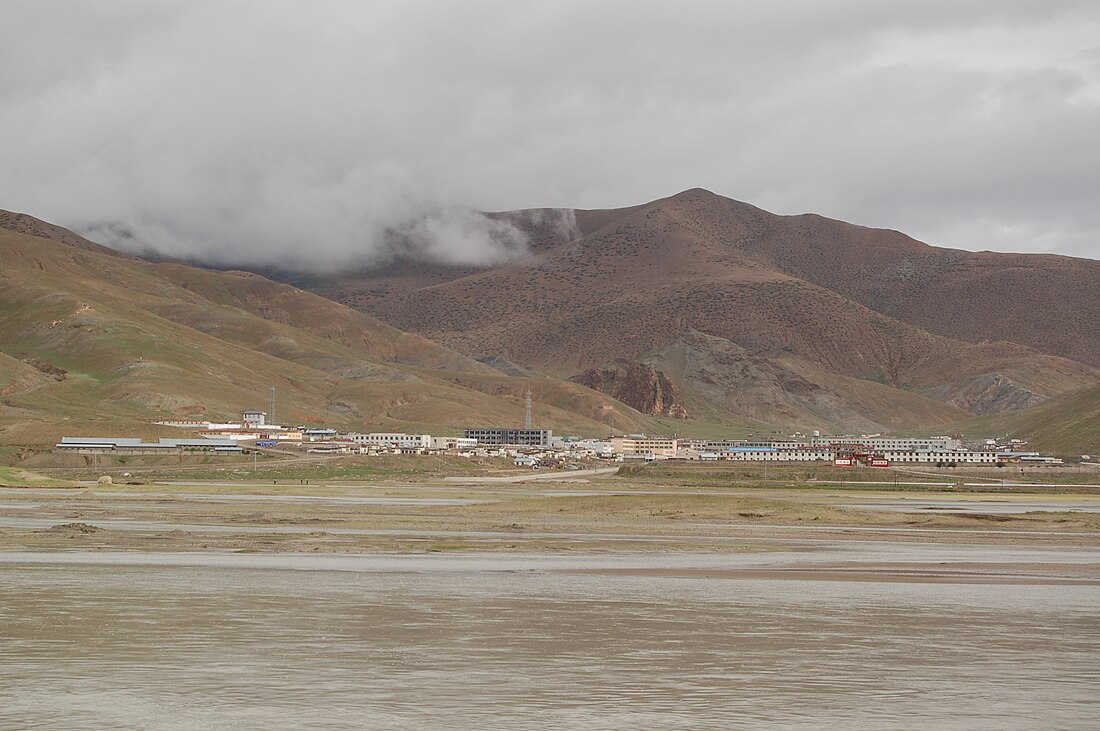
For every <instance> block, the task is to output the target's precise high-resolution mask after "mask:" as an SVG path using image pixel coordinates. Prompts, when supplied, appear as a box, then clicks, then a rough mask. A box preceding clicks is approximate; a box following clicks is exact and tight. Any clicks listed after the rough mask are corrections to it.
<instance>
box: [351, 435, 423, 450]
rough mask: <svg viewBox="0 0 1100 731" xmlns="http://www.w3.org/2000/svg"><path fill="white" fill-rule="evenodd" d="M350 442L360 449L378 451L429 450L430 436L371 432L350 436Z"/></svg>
mask: <svg viewBox="0 0 1100 731" xmlns="http://www.w3.org/2000/svg"><path fill="white" fill-rule="evenodd" d="M350 437H351V440H352V441H353V442H355V443H356V444H358V445H359V446H362V447H376V448H378V449H431V448H432V435H431V434H403V433H399V432H371V433H370V434H351V435H350Z"/></svg>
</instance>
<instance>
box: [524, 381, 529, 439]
mask: <svg viewBox="0 0 1100 731" xmlns="http://www.w3.org/2000/svg"><path fill="white" fill-rule="evenodd" d="M523 428H524V429H530V428H531V388H530V387H528V388H527V416H526V417H525V418H524V420H523Z"/></svg>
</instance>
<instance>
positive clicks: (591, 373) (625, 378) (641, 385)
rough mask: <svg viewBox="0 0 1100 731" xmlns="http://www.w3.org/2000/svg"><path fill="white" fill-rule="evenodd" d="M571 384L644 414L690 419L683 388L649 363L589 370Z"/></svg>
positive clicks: (574, 378)
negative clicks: (590, 390) (602, 394)
mask: <svg viewBox="0 0 1100 731" xmlns="http://www.w3.org/2000/svg"><path fill="white" fill-rule="evenodd" d="M569 380H571V381H573V382H574V383H579V384H581V385H582V386H587V387H588V388H591V389H593V390H596V391H600V392H601V393H606V394H608V395H609V396H611V397H612V398H615V399H618V400H619V401H622V402H623V403H624V404H626V405H627V406H631V407H633V408H635V409H637V410H638V411H640V412H642V413H643V414H651V415H653V416H668V417H671V418H673V419H688V418H691V417H690V416H689V415H688V411H687V409H686V408H685V407H684V402H683V398H682V396H681V395H680V388H679V387H678V386H677V385H676V384H675V383H673V382H672V381H671V380H670V379H669V377H668V376H666V375H665V374H664V373H663V372H662V371H659V370H657V369H656V368H654V367H653V366H651V365H646V364H645V363H627V364H625V365H623V366H619V367H616V368H589V369H588V370H587V371H585V372H584V373H578V374H577V375H575V376H573V377H572V378H570V379H569Z"/></svg>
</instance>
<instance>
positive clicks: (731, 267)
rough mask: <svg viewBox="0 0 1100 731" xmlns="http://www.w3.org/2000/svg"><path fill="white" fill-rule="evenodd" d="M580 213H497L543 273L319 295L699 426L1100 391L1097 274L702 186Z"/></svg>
mask: <svg viewBox="0 0 1100 731" xmlns="http://www.w3.org/2000/svg"><path fill="white" fill-rule="evenodd" d="M571 213H572V218H573V219H575V226H573V227H572V228H571V229H570V228H566V227H563V226H561V225H560V220H561V216H551V215H549V213H548V212H546V211H537V210H536V211H518V212H511V213H509V212H503V213H496V214H491V215H494V216H499V217H503V218H507V219H508V220H511V221H512V222H513V223H515V224H516V225H517V226H518V227H520V228H522V229H524V230H525V231H527V233H528V235H529V237H530V240H531V247H530V248H531V256H530V257H529V259H527V260H525V261H520V262H514V263H511V264H508V265H505V266H497V267H491V268H473V267H465V268H460V267H445V266H440V265H427V264H423V263H416V262H395V263H392V264H390V265H389V266H388V267H386V268H383V269H379V270H375V271H367V272H359V273H354V274H348V275H342V276H339V277H330V278H327V279H326V278H320V277H312V278H310V279H309V280H308V282H305V286H308V287H309V288H310V289H312V290H313V291H316V292H318V293H319V294H323V295H325V296H327V297H330V298H332V299H334V300H336V301H339V302H342V303H345V304H347V305H349V306H351V307H354V308H356V309H359V310H361V311H364V312H368V313H371V314H373V315H375V316H377V317H380V318H383V319H385V320H387V321H388V322H390V323H392V324H393V325H395V326H397V327H400V328H402V329H404V330H408V331H412V332H417V333H420V334H421V335H424V336H425V337H427V338H429V339H431V340H433V341H436V342H439V343H441V344H442V345H445V346H447V347H449V348H452V349H453V350H456V351H458V352H461V353H464V354H466V355H468V356H471V357H475V358H478V359H480V360H487V359H492V358H499V359H503V360H504V361H507V362H509V363H514V364H517V365H518V366H520V367H523V368H528V369H531V370H535V371H538V372H542V373H547V374H550V375H552V376H555V377H559V378H572V379H574V380H576V381H579V382H581V383H584V384H585V385H590V386H593V387H596V388H599V389H601V390H604V391H605V392H607V393H610V394H617V395H619V396H620V397H622V398H625V399H627V400H628V401H629V403H630V404H631V405H633V406H635V407H637V408H640V409H643V410H647V411H649V412H651V413H664V414H672V413H675V414H676V415H678V416H681V417H687V419H689V420H690V419H698V420H703V421H712V422H717V423H722V422H724V421H729V420H737V419H754V420H758V421H763V422H767V423H771V424H775V425H779V426H782V427H801V428H823V429H831V430H865V431H877V430H901V429H910V428H916V427H931V426H937V425H945V426H946V425H949V424H952V423H955V422H958V421H960V420H963V419H966V418H971V417H973V416H976V415H977V416H981V415H987V414H995V413H1001V412H1008V411H1016V410H1021V409H1027V408H1030V407H1033V406H1036V405H1038V404H1040V403H1042V402H1043V401H1044V400H1046V399H1048V398H1051V397H1053V396H1057V395H1058V394H1062V393H1068V392H1072V391H1077V390H1080V389H1083V388H1086V387H1089V386H1091V385H1093V384H1095V383H1097V381H1098V378H1100V319H1098V318H1100V308H1097V306H1096V304H1095V303H1096V302H1098V301H1100V262H1097V261H1093V260H1088V259H1073V258H1069V257H1057V256H1040V255H1015V254H992V253H988V252H982V253H974V254H972V253H967V252H962V251H955V250H949V249H939V248H936V247H932V246H928V245H926V244H923V243H920V242H918V241H915V240H913V239H911V238H909V237H907V236H905V235H903V234H900V233H898V232H896V231H885V230H878V229H869V228H864V227H861V226H855V225H851V224H847V223H843V222H840V221H833V220H829V219H826V218H822V217H820V216H814V215H804V216H778V215H774V214H771V213H768V212H766V211H763V210H761V209H759V208H756V207H753V206H751V205H748V204H745V203H740V202H738V201H734V200H730V199H727V198H723V197H721V196H717V195H715V194H713V193H710V192H707V191H704V190H698V189H695V190H689V191H685V192H684V193H681V194H678V195H675V196H672V197H670V198H666V199H662V200H659V201H655V202H653V203H649V204H645V205H641V206H635V207H632V208H624V209H616V210H603V211H583V210H577V211H573V212H571ZM303 281H305V280H303ZM1009 293H1011V294H1009ZM650 372H651V373H652V378H648V377H647V379H648V380H647V379H642V380H647V382H649V383H650V384H651V387H650V388H645V387H642V386H640V385H639V384H640V383H642V380H639V379H640V378H641V376H640V375H639V374H643V373H650ZM673 394H675V398H674V401H675V402H676V403H675V404H674V406H673V408H672V411H670V410H669V401H668V397H669V396H671V395H673ZM658 405H659V406H658Z"/></svg>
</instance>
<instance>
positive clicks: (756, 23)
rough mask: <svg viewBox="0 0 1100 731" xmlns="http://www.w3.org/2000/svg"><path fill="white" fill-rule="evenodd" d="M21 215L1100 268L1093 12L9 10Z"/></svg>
mask: <svg viewBox="0 0 1100 731" xmlns="http://www.w3.org/2000/svg"><path fill="white" fill-rule="evenodd" d="M4 26H5V34H4V41H5V42H4V43H3V44H0V130H3V133H4V134H3V137H4V147H3V158H2V160H3V162H2V164H0V207H3V208H8V209H14V210H21V211H26V212H29V213H33V214H35V215H37V216H40V217H42V218H46V219H48V220H52V221H55V222H58V223H63V224H66V225H70V226H74V227H77V228H81V229H83V230H85V231H91V232H92V233H93V234H94V235H95V236H97V237H98V238H99V239H100V240H103V239H107V240H108V241H106V242H107V243H110V242H113V243H114V244H115V245H118V246H123V247H125V246H135V245H137V244H135V243H134V242H140V244H142V245H145V246H149V247H153V248H155V249H157V250H159V251H162V252H164V253H166V254H169V255H176V256H194V257H200V258H205V259H207V260H211V261H215V262H218V263H223V264H233V263H238V264H260V265H263V264H281V265H288V266H298V267H312V268H338V267H343V266H347V265H349V264H358V263H369V262H371V261H374V260H377V258H378V257H379V256H381V255H382V254H383V253H384V251H385V246H386V245H385V244H384V242H385V241H386V240H388V237H389V234H391V233H392V232H394V231H398V232H400V233H402V236H401V238H402V240H404V241H406V243H408V242H412V245H413V246H414V248H417V249H418V250H420V251H424V252H427V253H428V254H430V255H432V256H436V257H438V258H442V259H444V260H448V261H488V260H496V259H502V258H508V257H511V256H515V255H517V254H518V253H522V249H523V240H522V235H521V234H519V232H517V231H515V230H514V229H511V228H510V227H508V226H506V225H502V224H500V222H498V221H492V220H489V219H485V218H483V217H480V216H478V215H476V214H474V213H472V210H504V209H512V208H522V207H535V206H539V207H541V206H548V207H589V208H604V207H614V206H623V205H633V204H637V203H641V202H645V201H648V200H652V199H654V198H659V197H662V196H666V195H670V194H672V193H675V192H677V191H679V190H682V189H685V188H690V187H695V186H701V187H706V188H709V189H711V190H714V191H715V192H718V193H721V194H723V195H728V196H730V197H733V198H738V199H740V200H745V201H748V202H751V203H754V204H756V205H759V206H761V207H764V208H767V209H769V210H773V211H776V212H779V213H797V212H803V211H814V212H818V213H821V214H823V215H827V216H832V217H837V218H842V219H845V220H848V221H852V222H855V223H862V224H866V225H872V226H884V227H889V228H897V229H900V230H903V231H905V232H906V233H909V234H911V235H914V236H916V237H917V238H920V239H922V240H925V241H927V242H929V243H933V244H936V245H940V246H952V247H958V248H968V249H993V250H1015V251H1052V252H1059V253H1064V254H1073V255H1079V256H1091V257H1098V258H1100V206H1097V201H1100V40H1098V39H1100V4H1098V3H1096V2H1095V1H1094V0H1087V1H1081V2H1073V1H1070V0H1064V1H1057V0H1047V1H1045V2H1040V1H1037V0H1036V1H1029V2H1023V1H1020V0H975V1H972V2H965V3H958V2H957V0H955V1H953V2H944V1H940V0H923V1H921V2H881V1H880V0H846V1H834V2H829V3H822V2H818V1H817V0H800V1H794V0H792V1H790V2H775V3H758V2H720V1H717V0H716V1H715V2H676V3H664V4H663V6H660V7H657V6H655V5H654V4H652V3H635V2H625V1H624V2H616V3H608V2H590V1H585V2H582V1H579V0H577V1H575V2H567V1H555V2H538V3H515V2H462V3H451V2H443V1H442V0H439V1H437V2H430V3H429V2H409V1H408V0H402V1H399V2H388V3H387V2H381V1H377V2H370V3H359V2H350V1H349V2H311V3H308V4H303V3H271V2H232V1H226V0H220V1H218V2H202V1H200V0H189V1H188V2H175V3H169V2H165V3H148V2H144V1H143V0H133V1H131V2H122V1H116V2H99V3H85V2H78V1H73V2H51V1H49V0H35V1H33V2H32V1H27V2H23V3H18V2H17V3H7V4H6V5H5V14H4Z"/></svg>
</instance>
